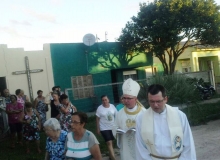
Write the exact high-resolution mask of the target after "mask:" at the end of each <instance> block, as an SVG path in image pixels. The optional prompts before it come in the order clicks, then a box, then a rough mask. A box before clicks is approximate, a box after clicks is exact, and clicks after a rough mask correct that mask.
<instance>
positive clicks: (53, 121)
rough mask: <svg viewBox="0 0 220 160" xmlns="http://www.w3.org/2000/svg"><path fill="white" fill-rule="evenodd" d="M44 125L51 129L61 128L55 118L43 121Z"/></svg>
mask: <svg viewBox="0 0 220 160" xmlns="http://www.w3.org/2000/svg"><path fill="white" fill-rule="evenodd" d="M44 127H50V128H51V129H52V130H54V131H57V130H61V127H60V123H59V121H58V120H57V119H56V118H49V119H48V120H47V121H46V122H45V123H44Z"/></svg>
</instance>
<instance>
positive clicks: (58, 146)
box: [46, 130, 67, 160]
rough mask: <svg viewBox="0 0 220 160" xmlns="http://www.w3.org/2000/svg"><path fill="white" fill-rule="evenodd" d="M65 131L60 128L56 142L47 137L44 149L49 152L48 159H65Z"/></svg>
mask: <svg viewBox="0 0 220 160" xmlns="http://www.w3.org/2000/svg"><path fill="white" fill-rule="evenodd" d="M66 136H67V132H66V131H63V130H61V132H60V137H59V139H58V140H57V142H53V141H52V139H50V138H49V137H47V140H46V151H47V152H48V153H49V157H50V160H63V159H65V155H64V152H65V142H66Z"/></svg>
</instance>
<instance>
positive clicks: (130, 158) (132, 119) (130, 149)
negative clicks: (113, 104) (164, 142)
mask: <svg viewBox="0 0 220 160" xmlns="http://www.w3.org/2000/svg"><path fill="white" fill-rule="evenodd" d="M144 110H146V109H145V108H144V107H142V105H141V104H139V103H138V105H136V106H135V107H134V108H133V109H130V110H128V109H127V108H126V107H124V108H122V109H121V110H120V111H119V112H118V113H117V115H116V120H115V123H116V126H115V129H116V128H120V129H122V130H128V129H129V128H132V127H134V128H135V126H136V118H137V115H138V114H140V113H141V112H143V111H144ZM113 134H114V136H115V134H116V132H115V131H113ZM116 138H117V145H118V147H119V148H120V156H121V160H136V158H135V132H134V131H128V132H127V133H124V134H117V135H116Z"/></svg>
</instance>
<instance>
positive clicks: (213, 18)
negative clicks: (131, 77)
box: [118, 0, 220, 74]
mask: <svg viewBox="0 0 220 160" xmlns="http://www.w3.org/2000/svg"><path fill="white" fill-rule="evenodd" d="M219 9H220V6H218V5H217V4H216V3H215V2H214V1H213V0H155V1H154V2H152V3H148V4H146V3H140V11H139V12H138V14H137V16H136V17H135V16H133V17H132V18H131V21H129V22H127V24H126V26H125V28H123V29H122V34H121V35H120V37H119V38H118V40H119V41H121V42H122V43H123V45H124V47H125V48H126V49H127V50H131V51H140V52H143V51H144V52H146V53H148V52H151V53H154V56H155V57H157V58H159V60H160V61H161V63H162V65H163V68H164V74H172V73H173V72H174V71H175V66H176V62H177V58H178V57H179V56H180V55H181V54H182V53H183V52H184V50H185V49H186V48H188V47H193V46H197V45H218V44H219V39H220V13H219ZM166 54H167V57H166Z"/></svg>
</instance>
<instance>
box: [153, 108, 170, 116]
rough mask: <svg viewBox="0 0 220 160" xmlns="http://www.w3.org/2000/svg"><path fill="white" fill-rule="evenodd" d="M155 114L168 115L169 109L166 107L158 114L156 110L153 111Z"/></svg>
mask: <svg viewBox="0 0 220 160" xmlns="http://www.w3.org/2000/svg"><path fill="white" fill-rule="evenodd" d="M153 112H154V113H155V114H160V115H164V114H166V113H167V107H166V106H165V108H164V110H163V112H161V113H157V112H155V111H154V110H153Z"/></svg>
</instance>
